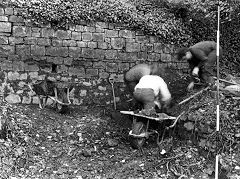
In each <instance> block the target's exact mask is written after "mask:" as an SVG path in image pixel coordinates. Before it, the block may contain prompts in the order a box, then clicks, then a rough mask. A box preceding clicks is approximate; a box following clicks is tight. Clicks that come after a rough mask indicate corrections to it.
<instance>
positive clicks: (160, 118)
mask: <svg viewBox="0 0 240 179" xmlns="http://www.w3.org/2000/svg"><path fill="white" fill-rule="evenodd" d="M120 113H121V114H127V115H131V116H136V117H143V118H147V119H151V120H155V121H159V122H160V121H164V120H169V119H170V120H175V119H177V117H174V116H168V115H167V114H165V113H157V115H158V117H153V116H147V115H143V114H141V113H134V111H120Z"/></svg>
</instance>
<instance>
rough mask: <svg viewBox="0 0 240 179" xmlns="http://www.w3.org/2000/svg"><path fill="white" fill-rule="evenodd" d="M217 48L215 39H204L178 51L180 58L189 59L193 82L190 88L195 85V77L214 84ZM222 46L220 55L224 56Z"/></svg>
mask: <svg viewBox="0 0 240 179" xmlns="http://www.w3.org/2000/svg"><path fill="white" fill-rule="evenodd" d="M216 50H217V43H216V42H214V41H202V42H198V43H196V44H195V45H193V46H191V47H189V48H181V49H179V50H178V52H177V56H178V57H177V58H178V60H187V61H188V63H189V68H190V73H191V74H190V75H191V83H190V84H189V85H188V90H191V89H192V88H193V87H194V79H196V78H199V80H200V81H201V82H202V83H207V84H212V83H213V82H214V79H213V76H216V67H215V64H216V59H217V56H216ZM222 53H223V52H222V48H221V47H219V57H220V58H221V57H222Z"/></svg>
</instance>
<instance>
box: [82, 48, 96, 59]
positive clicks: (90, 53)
mask: <svg viewBox="0 0 240 179" xmlns="http://www.w3.org/2000/svg"><path fill="white" fill-rule="evenodd" d="M82 57H83V58H97V54H96V51H95V49H91V48H82Z"/></svg>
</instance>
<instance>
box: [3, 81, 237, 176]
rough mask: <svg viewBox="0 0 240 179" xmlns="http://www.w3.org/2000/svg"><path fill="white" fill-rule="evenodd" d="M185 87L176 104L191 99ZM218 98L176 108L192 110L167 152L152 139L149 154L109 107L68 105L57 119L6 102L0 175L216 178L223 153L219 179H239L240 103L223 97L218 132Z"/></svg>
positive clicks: (168, 138)
mask: <svg viewBox="0 0 240 179" xmlns="http://www.w3.org/2000/svg"><path fill="white" fill-rule="evenodd" d="M175 80H178V79H175ZM176 83H178V82H176V81H175V83H174V84H176ZM181 84H182V85H183V86H180V87H179V89H180V90H179V91H180V92H179V93H175V94H173V95H175V96H178V98H177V99H178V100H181V99H182V98H184V97H185V98H186V97H187V96H188V95H190V94H187V93H186V91H184V90H181V89H182V87H185V86H186V84H184V83H181ZM171 88H175V87H174V85H171ZM214 94H215V93H214V92H205V93H203V94H201V95H199V96H198V97H196V98H195V99H193V100H191V101H190V102H188V103H186V104H185V105H183V106H182V107H178V108H176V109H175V114H176V115H177V114H179V113H181V112H182V111H187V113H186V114H185V115H184V116H182V117H181V119H180V121H179V122H178V123H177V125H176V127H175V128H173V129H172V130H168V131H166V133H165V135H164V138H163V141H164V142H165V143H166V145H165V146H166V148H164V149H166V151H167V153H166V154H164V155H161V154H159V149H158V146H157V143H156V136H155V135H152V136H150V137H149V139H147V140H146V142H145V144H144V145H143V153H141V152H140V150H137V149H133V148H132V147H131V145H130V138H129V135H128V133H129V131H130V130H131V125H132V118H131V117H129V116H127V115H121V114H120V113H119V112H118V111H114V110H113V109H112V107H111V106H110V107H104V108H103V107H96V106H95V107H91V108H89V107H84V106H75V107H74V106H70V109H69V112H68V113H66V114H59V113H57V112H56V111H55V110H54V109H53V108H52V107H50V106H48V107H47V108H45V109H39V107H38V106H37V105H10V104H7V103H2V105H1V111H2V115H1V118H2V119H3V118H5V119H7V120H8V121H9V125H8V126H7V128H6V132H7V133H6V134H5V136H4V135H2V136H1V138H2V139H0V158H1V160H0V172H1V175H0V178H6V179H7V178H10V179H18V178H29V179H30V178H34V179H35V178H41V179H42V178H43V179H45V178H46V179H51V178H53V179H55V178H64V179H67V178H69V179H82V178H99V179H100V178H101V179H102V178H106V179H107V178H109V179H110V178H166V179H175V178H179V179H180V178H181V179H183V178H194V179H200V178H204V179H208V178H209V179H211V178H214V176H215V172H214V167H215V154H216V153H218V154H219V159H220V161H219V178H220V179H224V178H231V179H238V178H240V166H239V162H240V156H239V155H240V152H239V150H240V149H239V146H240V140H239V138H240V135H239V134H240V130H239V129H240V118H239V109H240V108H239V107H240V102H239V101H237V100H234V99H233V98H231V97H227V96H226V95H221V107H220V108H221V126H222V127H221V132H220V133H219V135H217V134H216V132H215V125H216V124H215V121H216V117H215V115H216V114H215V111H216V109H215V107H216V105H215V98H214V97H213V96H214ZM121 107H122V106H121V105H118V110H120V109H121ZM4 109H6V111H7V112H6V113H5V114H4V113H3V111H4ZM156 125H157V126H160V128H158V130H160V131H159V132H160V133H161V132H162V131H163V128H164V127H163V126H164V124H163V123H161V124H159V123H157V124H156V123H151V125H150V127H153V126H156ZM166 125H167V124H166ZM7 129H8V130H7ZM216 139H219V140H216ZM216 141H220V142H216ZM164 142H163V145H164Z"/></svg>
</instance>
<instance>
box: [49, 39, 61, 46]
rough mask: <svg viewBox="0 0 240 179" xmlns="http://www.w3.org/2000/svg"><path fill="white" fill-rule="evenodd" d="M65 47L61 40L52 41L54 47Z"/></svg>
mask: <svg viewBox="0 0 240 179" xmlns="http://www.w3.org/2000/svg"><path fill="white" fill-rule="evenodd" d="M62 45H63V41H62V40H59V39H52V46H54V47H60V46H62Z"/></svg>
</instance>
